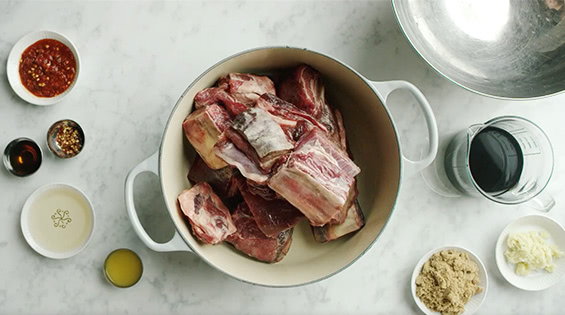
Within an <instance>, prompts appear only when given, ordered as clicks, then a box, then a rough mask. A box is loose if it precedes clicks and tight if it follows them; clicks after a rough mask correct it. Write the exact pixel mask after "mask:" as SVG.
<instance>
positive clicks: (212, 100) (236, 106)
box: [194, 87, 247, 117]
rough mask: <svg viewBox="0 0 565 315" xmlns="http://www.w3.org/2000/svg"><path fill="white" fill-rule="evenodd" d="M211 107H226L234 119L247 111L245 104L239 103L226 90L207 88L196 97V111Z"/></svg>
mask: <svg viewBox="0 0 565 315" xmlns="http://www.w3.org/2000/svg"><path fill="white" fill-rule="evenodd" d="M210 105H224V106H225V107H226V109H227V110H228V111H229V112H230V114H231V115H232V116H234V117H235V116H237V115H239V114H240V113H242V112H244V111H245V110H247V106H246V105H245V104H243V103H241V102H239V101H238V100H237V99H236V98H235V97H234V96H233V95H230V94H229V93H228V92H227V91H226V90H225V89H223V88H218V87H211V88H206V89H204V90H202V91H200V92H198V93H196V95H195V96H194V107H195V108H196V109H200V108H203V107H206V106H210Z"/></svg>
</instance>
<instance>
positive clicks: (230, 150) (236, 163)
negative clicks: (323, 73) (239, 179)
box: [214, 137, 269, 184]
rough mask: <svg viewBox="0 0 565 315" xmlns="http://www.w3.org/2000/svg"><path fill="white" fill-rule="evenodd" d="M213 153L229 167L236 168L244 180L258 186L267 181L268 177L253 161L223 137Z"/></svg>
mask: <svg viewBox="0 0 565 315" xmlns="http://www.w3.org/2000/svg"><path fill="white" fill-rule="evenodd" d="M214 153H215V154H216V155H217V156H218V157H219V158H221V159H222V160H224V161H225V162H226V163H228V164H229V165H231V166H233V167H235V168H237V169H238V170H239V172H240V173H241V175H243V176H244V177H245V178H248V179H250V180H253V181H255V182H257V183H259V184H265V183H266V182H267V181H268V180H269V175H268V174H265V173H264V172H263V170H262V169H261V168H259V166H257V164H255V161H253V160H252V159H250V158H249V157H248V156H247V155H245V153H244V152H242V151H241V150H239V149H238V148H237V147H236V146H235V145H234V144H233V142H232V141H230V140H229V139H228V138H225V137H223V138H222V139H220V140H219V141H218V143H216V145H215V146H214Z"/></svg>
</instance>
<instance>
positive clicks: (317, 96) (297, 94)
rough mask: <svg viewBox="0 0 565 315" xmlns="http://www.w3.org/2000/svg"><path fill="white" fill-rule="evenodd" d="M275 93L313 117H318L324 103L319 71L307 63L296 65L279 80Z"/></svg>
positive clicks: (324, 98) (322, 85)
mask: <svg viewBox="0 0 565 315" xmlns="http://www.w3.org/2000/svg"><path fill="white" fill-rule="evenodd" d="M277 95H278V96H279V97H280V98H282V99H283V100H285V101H287V102H290V103H292V104H294V105H296V106H297V107H298V108H300V109H302V110H304V111H305V112H306V113H308V114H310V115H312V116H314V117H315V118H320V116H321V115H322V108H323V106H324V104H325V103H326V97H325V91H324V84H323V83H322V79H321V77H320V73H319V72H318V71H316V70H314V69H313V68H312V67H310V66H307V65H300V66H298V67H297V68H296V69H295V70H294V71H293V72H292V74H291V75H290V76H289V77H288V78H287V79H286V80H284V81H283V82H281V83H280V84H279V86H278V87H277Z"/></svg>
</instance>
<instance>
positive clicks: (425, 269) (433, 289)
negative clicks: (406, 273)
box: [411, 246, 488, 315]
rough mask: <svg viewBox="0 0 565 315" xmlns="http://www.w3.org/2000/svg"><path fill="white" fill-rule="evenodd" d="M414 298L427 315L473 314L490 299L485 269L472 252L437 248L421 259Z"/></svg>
mask: <svg viewBox="0 0 565 315" xmlns="http://www.w3.org/2000/svg"><path fill="white" fill-rule="evenodd" d="M411 281H412V284H411V289H412V296H413V297H414V301H415V302H416V304H417V305H418V307H419V308H420V309H421V310H422V312H424V313H425V314H429V315H431V314H442V315H452V314H453V315H455V314H465V315H468V314H473V313H474V312H476V311H477V310H478V309H479V308H480V307H481V305H482V304H483V301H484V300H485V298H486V296H487V290H488V276H487V270H486V269H485V266H484V265H483V263H482V262H481V260H480V259H479V257H477V256H476V255H475V254H473V253H472V252H471V251H469V250H468V249H465V248H462V247H457V246H445V247H440V248H436V249H434V250H432V251H430V252H428V253H427V254H426V255H424V256H423V257H422V259H420V261H419V262H418V263H417V264H416V267H415V268H414V273H413V274H412V280H411Z"/></svg>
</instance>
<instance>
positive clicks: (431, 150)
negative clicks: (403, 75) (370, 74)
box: [371, 81, 439, 175]
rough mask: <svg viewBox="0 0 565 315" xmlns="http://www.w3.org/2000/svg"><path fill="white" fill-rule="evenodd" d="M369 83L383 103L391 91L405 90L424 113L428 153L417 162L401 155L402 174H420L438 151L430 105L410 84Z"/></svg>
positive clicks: (394, 82) (395, 82)
mask: <svg viewBox="0 0 565 315" xmlns="http://www.w3.org/2000/svg"><path fill="white" fill-rule="evenodd" d="M371 83H372V84H373V86H374V87H375V88H376V90H377V92H378V94H379V95H380V96H381V99H382V100H383V101H384V102H385V103H386V100H387V98H388V96H389V95H390V93H392V92H393V91H396V90H407V91H409V92H410V93H411V94H412V95H413V96H414V98H415V99H416V101H417V103H418V105H419V106H420V108H422V112H423V113H424V118H425V119H426V125H427V127H428V137H429V140H430V143H429V147H428V152H427V153H426V155H425V156H424V157H423V158H422V159H420V160H418V161H414V160H411V159H409V158H407V157H406V156H404V154H401V155H402V160H403V161H404V163H403V164H404V173H405V174H406V175H412V174H416V173H418V172H420V171H421V170H423V169H424V168H426V167H428V166H429V165H430V164H432V162H433V161H434V159H435V157H436V155H437V151H438V143H439V136H438V128H437V122H436V118H435V116H434V112H433V111H432V107H431V106H430V103H428V100H427V99H426V97H425V96H424V94H422V92H421V91H420V90H419V89H418V88H417V87H415V86H414V85H413V84H412V83H410V82H406V81H384V82H371ZM401 152H402V151H401Z"/></svg>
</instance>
